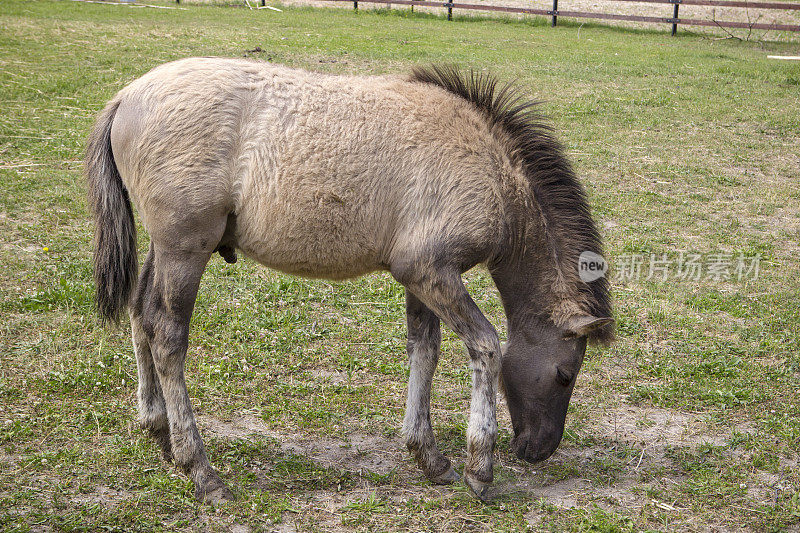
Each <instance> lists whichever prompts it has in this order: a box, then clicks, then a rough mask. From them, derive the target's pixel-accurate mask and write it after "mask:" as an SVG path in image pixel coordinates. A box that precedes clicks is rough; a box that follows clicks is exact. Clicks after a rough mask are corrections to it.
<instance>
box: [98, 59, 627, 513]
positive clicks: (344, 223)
mask: <svg viewBox="0 0 800 533" xmlns="http://www.w3.org/2000/svg"><path fill="white" fill-rule="evenodd" d="M537 109H538V108H537V107H536V104H535V103H533V102H531V101H529V100H528V99H526V98H525V97H524V96H523V94H522V91H521V90H520V89H519V88H518V86H517V85H515V84H506V83H501V82H500V81H499V80H498V79H497V78H496V77H495V76H493V75H491V74H486V73H482V72H479V71H475V70H470V71H464V70H462V69H460V68H458V67H456V66H452V65H433V66H426V67H415V68H413V69H412V70H411V72H410V73H404V74H396V75H384V76H347V75H333V74H324V73H315V72H307V71H303V70H297V69H292V68H288V67H285V66H280V65H274V64H269V63H266V62H260V61H255V60H245V59H223V58H190V59H183V60H179V61H175V62H171V63H167V64H164V65H161V66H158V67H156V68H154V69H153V70H151V71H150V72H149V73H147V74H145V75H144V76H142V77H141V78H139V79H137V80H135V81H133V82H132V83H130V84H129V85H128V86H126V87H125V88H123V89H122V90H121V91H119V93H118V94H117V95H116V96H114V97H113V98H112V99H111V100H110V101H109V103H108V104H107V106H106V107H105V109H103V110H102V112H100V113H99V115H98V117H97V119H96V122H95V125H94V127H93V129H92V131H91V133H90V135H89V139H88V143H87V153H86V160H85V168H86V178H87V182H88V200H89V207H90V209H91V212H92V214H93V217H94V233H95V234H94V239H93V240H94V281H95V284H96V289H97V294H96V301H97V309H98V312H99V315H100V317H101V318H102V320H103V322H111V323H114V322H116V323H118V322H119V319H120V315H121V314H122V313H123V312H124V311H126V310H127V313H128V315H129V317H130V324H131V329H132V336H133V347H134V351H135V354H136V362H137V370H138V380H139V383H138V390H137V399H138V411H139V421H140V423H141V425H142V427H143V428H144V429H146V430H147V431H149V433H150V435H151V436H152V437H153V438H154V439H155V441H156V442H157V443H158V444H159V445H160V447H161V450H162V452H163V455H164V457H165V458H167V459H168V460H171V461H174V463H175V464H176V466H178V467H179V468H180V469H181V470H182V471H183V472H184V473H185V474H186V475H187V477H188V478H189V479H190V480H192V481H193V482H194V485H195V496H196V497H197V498H198V499H199V500H201V501H207V502H218V501H222V500H231V499H233V494H232V493H231V491H230V490H229V489H228V488H227V486H226V485H225V483H224V482H223V481H222V479H221V478H220V476H219V474H218V472H217V471H216V470H214V468H213V467H212V466H211V465H210V463H209V460H208V457H207V455H206V452H205V448H204V445H203V441H202V438H201V436H200V434H199V432H198V429H197V425H196V423H195V418H194V414H193V411H192V406H191V403H190V399H189V395H188V392H187V388H186V381H185V377H184V361H185V357H186V351H187V346H188V336H189V321H190V317H191V316H192V312H193V308H194V304H195V299H196V295H197V290H198V286H199V283H200V279H201V276H202V274H203V271H204V269H205V267H206V264H207V262H208V261H209V259H210V258H211V257H212V255H213V254H214V253H219V254H220V255H222V256H223V258H224V259H225V260H226V261H228V262H233V261H235V260H236V257H237V255H236V253H237V251H239V252H241V253H243V254H244V255H245V256H247V257H249V258H252V259H254V260H255V261H257V262H259V263H262V264H263V265H265V266H267V267H269V268H273V269H277V270H280V271H283V272H286V273H290V274H294V275H299V276H306V277H312V278H328V279H343V278H351V277H355V276H360V275H363V274H366V273H369V272H373V271H378V270H383V271H388V272H390V273H391V275H392V276H393V277H394V279H395V280H397V281H398V282H399V283H401V284H402V285H403V286H404V288H405V299H406V311H407V312H406V315H407V325H408V343H407V351H408V358H409V366H410V370H409V378H408V396H407V402H406V411H405V416H404V420H403V435H404V438H405V442H406V445H407V447H408V449H409V450H410V452H411V453H412V455H413V457H414V459H415V461H416V463H417V464H418V466H419V467H420V468H421V470H422V472H423V473H424V475H425V476H426V477H427V478H428V479H429V480H430V481H431V482H433V483H436V484H449V483H453V482H456V481H458V480H459V479H460V476H459V474H458V473H456V471H455V470H454V468H453V465H452V463H451V461H450V460H449V459H448V458H447V457H445V456H444V455H443V454H442V453H441V452H440V451H439V450H438V448H437V446H436V441H435V438H434V433H433V429H432V427H431V419H430V392H431V381H432V377H433V374H434V371H435V368H436V365H437V362H438V358H439V344H440V321H441V322H444V324H445V325H447V326H448V327H449V328H451V329H452V330H453V331H454V332H455V333H456V334H457V335H458V337H459V338H460V339H461V340H462V341H463V343H464V344H465V345H466V348H467V353H468V355H469V363H470V367H471V371H472V389H471V402H470V415H469V425H468V429H467V457H466V460H465V464H464V469H463V479H464V482H465V483H466V485H467V486H468V488H469V489H470V490H471V491H472V492H473V493H474V494H475V495H476V496H477V497H478V498H480V499H481V500H486V499H488V498H489V494H490V487H491V483H492V480H493V455H494V451H495V445H496V440H497V432H498V429H497V421H496V394H497V391H498V388H500V389H501V390H502V392H503V393H504V394H505V397H506V400H507V404H508V407H509V411H510V415H511V420H512V426H513V432H514V437H513V438H512V440H511V450H512V451H513V452H514V453H515V454H516V455H517V456H518V457H519V458H521V459H524V460H526V461H529V462H536V461H541V460H544V459H546V458H547V457H549V456H550V455H551V454H552V453H553V452H554V451H555V449H556V447H557V446H558V445H559V443H560V441H561V438H562V435H563V431H564V423H565V418H566V413H567V407H568V404H569V401H570V397H571V395H572V391H573V388H574V386H575V380H576V376H577V375H578V371H579V370H580V367H581V364H582V362H583V358H584V354H585V350H586V345H587V342H588V341H597V342H601V343H603V342H609V341H610V340H611V339H612V337H613V320H612V318H611V316H612V315H611V314H612V310H611V299H610V295H609V285H608V282H607V280H606V279H605V278H604V277H599V278H598V279H595V280H589V281H584V280H583V279H582V277H581V275H580V272H579V268H578V262H579V257H580V254H582V253H584V252H591V253H593V254H598V255H600V254H602V243H601V239H600V236H599V233H598V230H597V228H596V226H595V223H594V221H593V220H592V217H591V213H590V209H589V206H588V203H587V199H586V194H585V192H584V189H583V187H582V185H581V183H580V181H579V180H578V179H577V177H576V175H575V172H574V170H573V168H572V166H571V164H570V162H569V161H568V159H567V158H566V156H565V154H564V150H563V148H562V146H561V144H560V143H559V141H558V140H557V139H556V136H555V133H554V132H553V128H552V127H551V126H550V125H549V123H548V122H547V121H546V120H545V119H544V118H542V116H541V115H540V114H539V112H538V111H537ZM132 204H133V206H135V208H136V210H137V211H138V213H139V216H140V219H141V222H142V224H143V226H144V228H145V230H146V231H147V233H148V234H149V235H150V247H149V251H148V252H147V256H146V257H145V259H144V262H143V264H142V267H141V271H140V272H138V270H139V269H138V258H137V246H136V242H137V241H136V238H137V237H136V226H135V222H134V217H133V211H132V209H133V208H132ZM479 264H483V265H485V266H486V268H488V271H489V272H490V274H491V276H492V280H493V282H494V284H495V285H496V287H497V290H498V292H499V295H500V299H501V301H502V304H503V309H504V312H505V315H506V323H507V329H508V332H507V333H508V339H507V342H506V343H504V344H503V346H502V347H501V343H500V340H499V337H498V334H497V332H496V330H495V328H494V327H493V326H492V324H491V323H490V322H489V321H488V320H487V319H486V318H485V317H484V315H483V314H482V313H481V311H480V310H479V308H478V306H477V305H476V304H475V302H474V301H473V300H472V298H471V297H470V295H469V293H468V292H467V290H466V288H465V286H464V284H463V282H462V279H461V275H462V274H463V273H464V272H466V271H467V270H469V269H471V268H472V267H474V266H476V265H479Z"/></svg>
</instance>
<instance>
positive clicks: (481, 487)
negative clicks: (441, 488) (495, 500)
mask: <svg viewBox="0 0 800 533" xmlns="http://www.w3.org/2000/svg"><path fill="white" fill-rule="evenodd" d="M464 483H466V484H467V488H468V489H469V491H470V492H471V493H472V494H474V495H475V497H476V498H478V499H479V500H480V501H482V502H483V503H489V502H490V501H491V500H492V495H491V494H490V493H491V487H492V484H491V483H484V482H483V481H478V480H477V479H475V478H474V477H472V476H471V475H469V474H467V473H465V474H464Z"/></svg>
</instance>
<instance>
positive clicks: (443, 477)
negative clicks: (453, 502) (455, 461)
mask: <svg viewBox="0 0 800 533" xmlns="http://www.w3.org/2000/svg"><path fill="white" fill-rule="evenodd" d="M428 479H430V480H431V483H433V484H434V485H452V484H453V483H455V482H456V481H458V480H459V479H460V476H459V475H458V472H456V471H455V470H453V467H452V466H451V467H450V468H448V469H447V470H445V471H444V472H443V473H441V474H439V475H438V476H431V477H429V478H428Z"/></svg>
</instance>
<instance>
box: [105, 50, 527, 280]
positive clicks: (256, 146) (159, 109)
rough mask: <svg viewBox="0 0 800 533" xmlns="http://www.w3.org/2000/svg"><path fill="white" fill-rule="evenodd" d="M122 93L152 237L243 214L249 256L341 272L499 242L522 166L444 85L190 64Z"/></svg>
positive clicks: (131, 158) (135, 185) (126, 138)
mask: <svg viewBox="0 0 800 533" xmlns="http://www.w3.org/2000/svg"><path fill="white" fill-rule="evenodd" d="M119 97H120V98H121V99H122V102H121V106H120V111H119V117H120V124H119V126H118V125H117V123H116V122H115V129H114V130H113V131H112V143H113V144H114V154H115V157H117V154H118V153H119V159H120V160H121V161H120V162H118V166H119V167H120V173H121V175H122V176H123V180H124V182H125V185H126V187H128V189H129V191H130V192H131V196H132V197H133V198H134V201H135V202H136V204H137V208H138V209H139V211H140V213H142V218H143V220H144V221H145V226H146V227H147V229H148V231H149V232H150V233H151V235H152V233H153V231H154V230H155V231H160V232H165V231H166V232H170V231H184V232H191V231H194V227H195V226H197V225H198V224H202V222H203V221H207V220H210V219H215V220H217V219H219V217H223V216H224V217H227V216H228V215H233V216H234V217H235V230H234V231H233V236H232V241H234V242H232V244H234V245H235V246H237V247H238V248H240V249H241V250H242V251H243V252H244V253H245V254H247V255H249V256H251V257H253V258H255V259H256V260H258V261H260V262H262V263H264V264H266V265H268V266H271V267H274V268H278V269H281V270H284V271H288V272H292V273H297V274H302V275H306V276H319V277H333V278H341V277H350V276H355V275H359V274H362V273H365V272H368V271H371V270H375V269H380V268H388V267H389V265H390V264H391V263H392V262H393V261H396V260H397V257H398V256H402V255H404V254H412V253H417V252H419V251H420V250H422V249H425V248H430V249H433V248H447V247H449V248H452V247H453V246H456V245H457V246H458V247H460V248H463V249H465V250H466V251H465V252H463V253H462V255H465V256H470V259H469V261H473V258H472V257H473V256H474V257H475V261H474V262H480V261H482V260H484V259H485V257H481V256H483V255H486V254H487V253H489V252H488V251H487V250H490V249H493V248H495V247H496V246H498V240H499V239H500V235H501V233H502V226H503V220H502V219H503V209H504V195H505V192H504V188H507V183H504V180H505V181H508V176H510V175H512V174H513V173H514V171H515V170H514V168H513V165H512V163H511V162H510V160H509V158H508V155H507V153H505V152H504V147H503V145H502V142H501V141H500V140H498V139H497V138H496V135H494V134H493V132H492V131H490V127H489V126H488V125H487V123H486V120H485V118H484V117H482V116H481V114H480V113H479V112H478V111H477V110H475V109H474V108H473V107H472V106H471V105H470V104H469V103H468V102H466V101H463V100H461V99H459V98H457V97H454V96H453V95H451V94H449V93H447V92H446V91H442V90H440V89H438V88H436V87H432V86H428V85H426V84H420V83H411V82H408V81H405V80H403V79H400V78H390V77H355V76H331V75H323V74H314V73H308V72H304V71H299V70H293V69H288V68H285V67H280V66H274V65H269V64H265V63H257V62H250V61H241V60H238V61H237V60H222V59H194V60H184V61H180V62H176V63H171V64H167V65H164V66H162V67H160V68H158V69H155V70H154V71H152V72H151V73H149V74H148V75H146V76H144V77H143V78H141V79H140V80H137V81H136V82H134V83H133V84H131V85H130V86H129V87H128V88H126V89H125V90H123V92H121V96H119ZM164 221H167V222H166V223H165V222H164ZM164 226H167V227H166V228H165V227H164ZM151 227H152V228H153V229H151Z"/></svg>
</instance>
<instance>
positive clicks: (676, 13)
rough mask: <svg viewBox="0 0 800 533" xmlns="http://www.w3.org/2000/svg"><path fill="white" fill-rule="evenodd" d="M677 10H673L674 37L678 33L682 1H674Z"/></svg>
mask: <svg viewBox="0 0 800 533" xmlns="http://www.w3.org/2000/svg"><path fill="white" fill-rule="evenodd" d="M672 3H673V4H675V8H674V9H673V10H672V36H673V37H675V34H676V33H678V7H679V6H680V5H681V0H672Z"/></svg>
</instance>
